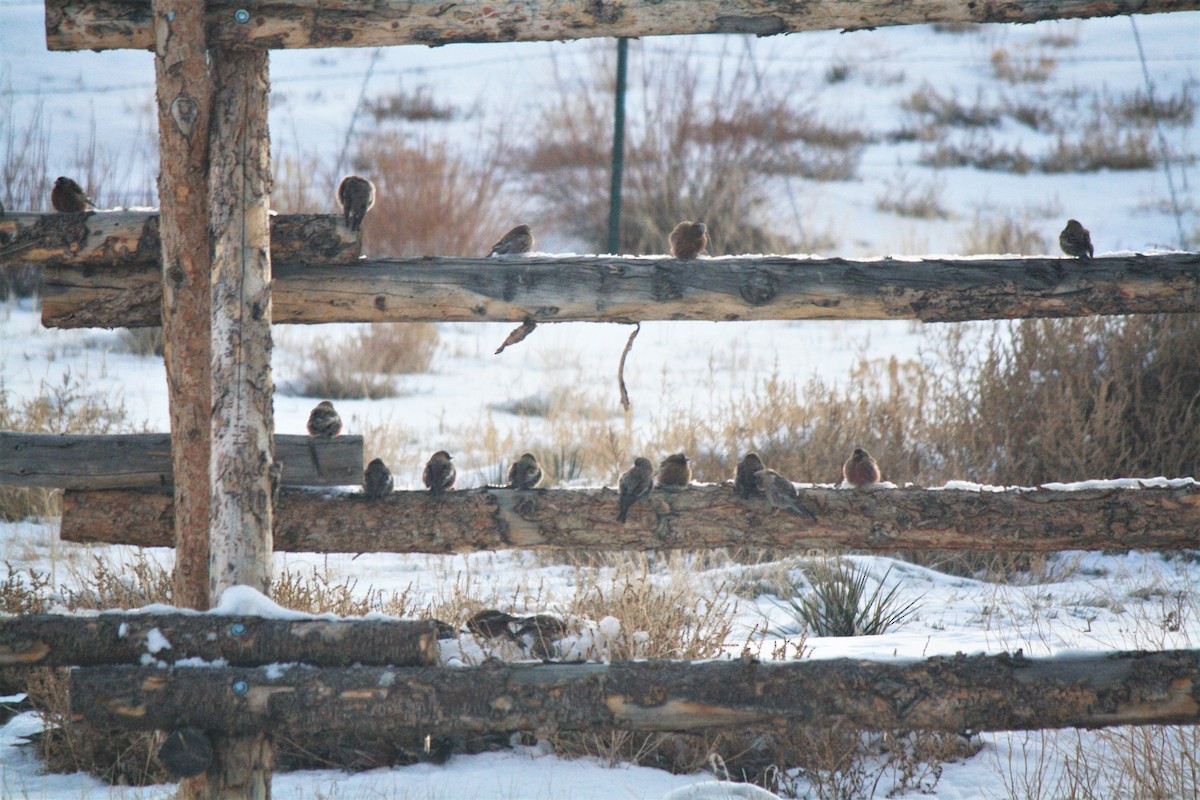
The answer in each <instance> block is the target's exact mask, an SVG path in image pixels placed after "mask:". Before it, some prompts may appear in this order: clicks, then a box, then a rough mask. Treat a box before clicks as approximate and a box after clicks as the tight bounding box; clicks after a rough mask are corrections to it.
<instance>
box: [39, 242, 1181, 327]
mask: <svg viewBox="0 0 1200 800" xmlns="http://www.w3.org/2000/svg"><path fill="white" fill-rule="evenodd" d="M274 272H275V287H274V296H273V301H274V306H273V311H274V314H273V321H274V322H276V323H323V322H418V321H419V322H441V321H460V322H472V321H477V322H523V321H525V320H526V319H532V320H534V321H536V322H572V321H587V322H638V321H646V320H679V319H691V320H713V321H726V320H767V319H770V320H789V319H918V320H921V321H923V322H960V321H964V320H978V319H1015V318H1024V317H1077V316H1087V315H1091V314H1148V313H1175V312H1191V313H1195V312H1197V311H1200V254H1197V253H1172V254H1166V255H1154V256H1107V257H1103V258H1097V259H1094V260H1092V261H1088V262H1082V261H1078V260H1075V259H1066V258H1015V257H1013V258H993V259H933V258H927V259H921V260H892V259H882V260H874V261H856V260H851V259H842V258H831V259H816V258H814V259H805V258H787V257H783V256H767V257H737V258H722V259H701V260H696V261H676V260H675V259H672V258H667V257H661V258H622V257H613V256H604V257H567V258H554V257H549V258H505V259H464V258H419V259H378V260H369V261H360V262H358V263H357V264H355V265H353V266H340V267H332V266H325V267H310V266H297V265H294V264H282V265H276V266H275V268H274ZM126 282H128V288H125V287H124V286H123V285H122V284H124V283H126ZM44 291H45V294H44V297H43V300H42V324H44V325H46V326H47V327H51V328H59V327H63V328H74V327H114V326H130V327H135V326H139V325H157V324H158V314H159V311H158V305H157V298H154V297H146V296H144V295H145V293H146V291H147V290H146V287H145V285H144V283H143V282H140V281H138V280H137V279H135V278H131V277H130V276H128V275H127V274H125V273H120V274H116V273H110V274H104V275H102V274H101V273H100V271H99V270H96V271H93V272H91V273H90V274H87V275H85V274H83V272H82V271H80V270H75V269H55V270H47V274H46V287H45V290H44Z"/></svg>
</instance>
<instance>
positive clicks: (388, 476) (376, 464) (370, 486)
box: [363, 458, 395, 500]
mask: <svg viewBox="0 0 1200 800" xmlns="http://www.w3.org/2000/svg"><path fill="white" fill-rule="evenodd" d="M393 488H395V482H394V480H393V479H392V471H391V470H390V469H388V468H387V464H384V463H383V459H382V458H376V459H372V460H371V463H370V464H367V468H366V470H365V471H364V472H363V494H365V495H366V496H367V499H368V500H379V499H380V498H382V497H383V496H384V495H386V494H391V493H392V489H393Z"/></svg>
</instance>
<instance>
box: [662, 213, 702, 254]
mask: <svg viewBox="0 0 1200 800" xmlns="http://www.w3.org/2000/svg"><path fill="white" fill-rule="evenodd" d="M706 249H708V226H707V225H705V224H704V223H703V222H691V221H689V220H684V221H683V222H681V223H679V224H678V225H676V226H675V230H673V231H671V255H672V256H674V257H675V258H695V257H696V256H698V255H700V254H701V253H703V252H704V251H705V250H706Z"/></svg>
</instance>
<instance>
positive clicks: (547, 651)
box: [517, 614, 567, 658]
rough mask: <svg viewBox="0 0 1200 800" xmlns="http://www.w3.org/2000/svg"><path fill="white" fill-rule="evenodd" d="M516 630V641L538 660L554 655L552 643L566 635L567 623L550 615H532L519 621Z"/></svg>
mask: <svg viewBox="0 0 1200 800" xmlns="http://www.w3.org/2000/svg"><path fill="white" fill-rule="evenodd" d="M520 623H521V624H520V627H518V628H517V640H518V641H520V642H522V643H523V644H524V645H525V646H526V647H528V648H529V652H530V653H531V654H532V655H534V656H536V657H538V658H551V657H552V656H553V655H554V642H555V640H557V639H561V638H562V637H563V636H565V635H566V633H567V623H565V622H563V621H562V620H561V619H559V618H558V617H555V616H551V615H550V614H534V615H533V616H532V617H525V618H524V619H522V620H520Z"/></svg>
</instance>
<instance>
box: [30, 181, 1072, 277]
mask: <svg viewBox="0 0 1200 800" xmlns="http://www.w3.org/2000/svg"><path fill="white" fill-rule="evenodd" d="M337 201H338V205H339V206H341V208H342V218H343V220H344V221H345V223H346V227H347V228H349V229H350V230H352V231H357V230H358V229H359V228H361V227H362V223H363V220H364V219H365V218H366V216H367V212H368V211H369V210H370V209H371V206H373V205H375V184H373V183H371V182H370V181H369V180H367V179H366V178H364V177H362V176H360V175H347V176H346V177H345V178H342V182H341V183H340V184H338V189H337ZM50 204H51V205H53V206H54V210H55V211H61V212H64V213H69V212H78V211H94V210H95V208H96V206H95V205H94V204H93V203H92V200H91V198H89V197H88V196H87V195H86V194H85V193H84V191H83V188H82V187H81V186H80V185H79V184H78V183H76V182H75V181H73V180H71V179H70V178H63V177H60V178H59V179H58V180H56V181H55V182H54V188H53V189H51V190H50ZM669 242H670V245H671V255H672V257H674V258H680V259H688V258H696V257H697V256H699V255H700V254H701V253H703V252H705V251H706V250H708V226H706V225H705V224H704V223H703V222H692V221H691V220H684V221H683V222H681V223H679V224H678V225H676V226H675V229H674V230H673V231H671V235H670V237H669ZM1058 246H1059V247H1061V248H1062V251H1063V252H1064V253H1066V254H1067V255H1069V256H1072V257H1074V258H1082V259H1085V260H1086V259H1089V258H1091V257H1092V256H1093V254H1094V252H1093V250H1092V236H1091V234H1090V233H1088V229H1087V228H1085V227H1083V226H1082V225H1081V224H1079V220H1074V219H1069V220H1067V227H1065V228H1063V229H1062V233H1060V234H1059V235H1058ZM532 249H533V231H532V230H530V228H529V226H528V225H518V226H517V227H515V228H513V229H512V230H511V231H509V232H508V233H506V234H504V235H503V236H501V237H500V240H499V241H498V242H496V243H495V244H494V245H492V251H491V252H490V253H488V255H489V256H515V255H521V254H522V253H528V252H529V251H530V250H532Z"/></svg>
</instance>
